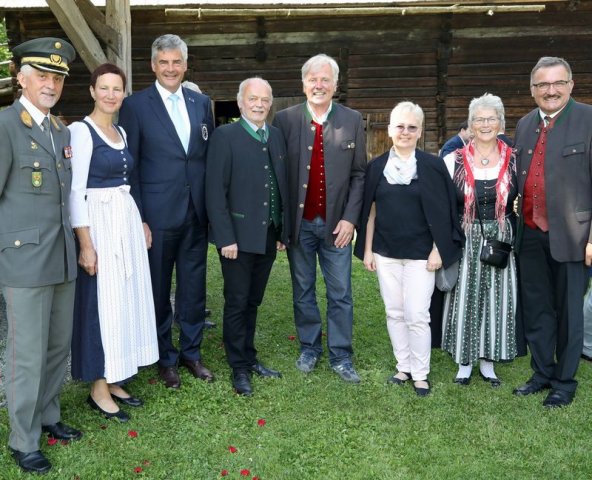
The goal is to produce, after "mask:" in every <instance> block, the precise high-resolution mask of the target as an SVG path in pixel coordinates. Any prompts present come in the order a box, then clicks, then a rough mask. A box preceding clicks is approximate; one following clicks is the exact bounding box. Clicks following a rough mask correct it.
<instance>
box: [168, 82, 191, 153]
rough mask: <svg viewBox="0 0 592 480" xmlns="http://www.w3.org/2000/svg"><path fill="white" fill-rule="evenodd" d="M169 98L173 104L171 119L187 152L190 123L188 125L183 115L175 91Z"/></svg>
mask: <svg viewBox="0 0 592 480" xmlns="http://www.w3.org/2000/svg"><path fill="white" fill-rule="evenodd" d="M169 99H170V100H171V103H172V104H173V105H172V108H171V120H172V121H173V125H174V126H175V130H176V131H177V135H179V140H181V143H182V144H183V148H184V149H185V153H187V149H188V148H189V132H188V128H187V127H188V125H186V123H185V120H184V119H183V115H181V111H180V110H179V96H178V95H176V94H174V93H173V94H172V95H169Z"/></svg>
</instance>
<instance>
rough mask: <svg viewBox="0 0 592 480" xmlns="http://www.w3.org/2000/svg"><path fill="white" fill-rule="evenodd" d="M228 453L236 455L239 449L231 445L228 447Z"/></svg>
mask: <svg viewBox="0 0 592 480" xmlns="http://www.w3.org/2000/svg"><path fill="white" fill-rule="evenodd" d="M228 451H229V452H230V453H236V452H237V449H236V447H233V446H232V445H230V446H229V447H228Z"/></svg>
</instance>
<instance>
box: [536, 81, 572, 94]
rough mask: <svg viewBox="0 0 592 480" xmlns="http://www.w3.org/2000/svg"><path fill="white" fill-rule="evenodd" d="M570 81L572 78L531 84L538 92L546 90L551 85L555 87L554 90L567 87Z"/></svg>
mask: <svg viewBox="0 0 592 480" xmlns="http://www.w3.org/2000/svg"><path fill="white" fill-rule="evenodd" d="M571 82H572V80H557V81H555V82H539V83H533V84H532V85H531V86H532V87H534V88H536V89H537V90H538V91H540V92H548V91H549V89H550V88H551V85H552V86H553V88H555V90H560V89H562V88H565V87H567V86H568V85H569V84H570V83H571Z"/></svg>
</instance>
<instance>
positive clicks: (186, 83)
mask: <svg viewBox="0 0 592 480" xmlns="http://www.w3.org/2000/svg"><path fill="white" fill-rule="evenodd" d="M181 86H182V87H185V88H188V89H189V90H193V91H194V92H197V93H202V91H201V88H199V85H198V84H197V83H193V82H190V81H189V80H185V81H184V82H183V83H182V84H181Z"/></svg>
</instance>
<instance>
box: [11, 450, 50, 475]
mask: <svg viewBox="0 0 592 480" xmlns="http://www.w3.org/2000/svg"><path fill="white" fill-rule="evenodd" d="M8 448H10V447H8ZM10 452H11V453H12V456H13V457H14V459H15V460H16V464H17V465H18V466H19V467H21V468H22V469H23V470H24V471H25V472H29V473H41V474H43V473H47V472H49V471H50V470H51V463H49V460H48V459H47V458H45V457H44V456H43V454H42V453H41V451H40V450H37V451H35V452H28V453H25V452H19V451H18V450H15V449H13V448H10Z"/></svg>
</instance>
